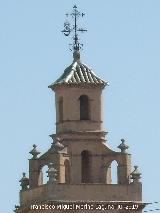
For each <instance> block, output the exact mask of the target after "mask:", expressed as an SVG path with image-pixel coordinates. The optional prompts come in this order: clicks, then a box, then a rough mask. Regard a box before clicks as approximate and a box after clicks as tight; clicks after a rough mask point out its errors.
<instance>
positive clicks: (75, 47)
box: [62, 5, 87, 51]
mask: <svg viewBox="0 0 160 213" xmlns="http://www.w3.org/2000/svg"><path fill="white" fill-rule="evenodd" d="M69 15H70V16H72V18H73V19H74V25H73V27H71V26H70V23H69V22H68V21H66V22H65V23H64V30H62V33H63V34H64V35H65V36H69V35H70V33H71V32H73V33H74V35H73V44H70V45H71V46H72V49H71V48H70V50H73V51H79V50H80V49H81V48H82V46H83V44H80V43H79V38H78V32H81V33H84V32H86V31H87V30H86V29H83V28H79V27H78V26H77V19H78V17H80V16H81V17H83V16H84V15H85V14H84V13H80V12H79V11H78V10H77V6H76V5H74V7H73V11H72V12H71V14H68V13H67V14H66V16H67V17H68V16H69Z"/></svg>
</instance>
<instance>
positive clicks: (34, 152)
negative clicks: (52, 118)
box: [29, 144, 40, 160]
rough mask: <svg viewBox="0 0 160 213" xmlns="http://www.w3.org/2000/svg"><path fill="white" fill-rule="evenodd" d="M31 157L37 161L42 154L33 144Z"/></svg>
mask: <svg viewBox="0 0 160 213" xmlns="http://www.w3.org/2000/svg"><path fill="white" fill-rule="evenodd" d="M29 153H30V154H31V155H33V157H32V159H33V160H36V159H37V156H38V155H39V154H40V152H39V151H38V150H37V145H36V144H33V149H32V150H31V151H30V152H29Z"/></svg>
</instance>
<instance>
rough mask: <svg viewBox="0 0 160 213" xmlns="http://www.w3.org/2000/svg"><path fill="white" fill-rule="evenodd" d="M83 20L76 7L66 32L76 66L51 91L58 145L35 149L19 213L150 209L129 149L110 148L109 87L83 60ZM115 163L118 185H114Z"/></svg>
mask: <svg viewBox="0 0 160 213" xmlns="http://www.w3.org/2000/svg"><path fill="white" fill-rule="evenodd" d="M80 15H81V16H82V17H83V16H84V13H82V14H81V13H80V12H79V11H78V10H77V7H76V6H74V7H73V12H72V13H71V16H72V17H73V18H74V26H73V29H72V28H70V25H69V23H68V22H67V23H65V25H64V27H65V28H64V30H63V31H62V32H63V33H64V34H65V35H66V36H68V35H69V34H70V33H71V32H73V33H74V37H73V38H74V43H73V61H72V63H71V64H70V65H69V66H68V67H67V68H66V69H65V70H64V72H63V74H62V75H61V76H60V77H59V78H58V79H57V80H56V81H55V82H54V83H52V84H51V85H50V86H49V88H50V89H51V90H52V91H53V92H54V93H55V103H56V106H55V108H56V132H55V133H54V134H52V135H50V136H51V138H52V140H53V141H52V144H51V146H50V147H49V149H48V150H47V151H46V152H45V153H43V154H41V155H40V152H39V151H38V149H37V146H36V145H33V149H32V150H31V151H30V154H31V155H32V157H31V159H29V177H26V174H25V173H23V177H22V179H21V180H20V183H21V190H20V205H19V206H16V209H15V212H16V213H34V212H35V210H36V212H43V213H51V212H55V213H59V212H71V210H72V212H78V213H79V212H80V213H81V212H86V213H88V212H91V210H92V212H93V213H98V212H104V210H108V212H109V213H110V212H117V210H119V212H120V213H123V212H126V210H130V211H131V212H139V213H141V212H142V209H143V208H144V206H145V204H144V203H143V202H142V183H141V182H140V178H141V173H140V171H139V169H138V167H137V166H135V167H134V169H132V165H131V155H130V154H129V153H128V152H127V150H128V148H129V146H128V145H127V144H126V142H125V140H124V139H121V143H120V145H119V146H118V148H119V150H120V151H114V150H111V149H110V148H109V147H108V142H107V140H106V135H107V132H105V131H104V129H103V125H102V124H103V115H102V108H103V106H102V92H103V89H105V87H106V86H108V82H107V81H104V80H103V79H101V78H100V77H98V76H97V75H96V74H95V72H94V71H93V70H92V69H91V68H90V67H89V66H87V65H85V64H84V63H82V61H81V58H80V47H81V44H80V43H79V39H78V32H84V31H86V30H84V29H82V28H78V26H77V17H78V16H80ZM67 16H68V14H67ZM39 155H40V156H39ZM114 161H115V162H117V168H116V169H117V183H116V184H113V182H112V170H111V167H112V162H114ZM44 166H48V170H47V175H48V181H47V183H44V181H43V176H44V174H43V167H44ZM64 205H65V207H64ZM65 208H67V210H66V209H65ZM42 210H43V211H42Z"/></svg>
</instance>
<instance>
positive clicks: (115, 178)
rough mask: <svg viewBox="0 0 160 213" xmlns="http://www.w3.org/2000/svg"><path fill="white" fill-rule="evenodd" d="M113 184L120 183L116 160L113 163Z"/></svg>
mask: <svg viewBox="0 0 160 213" xmlns="http://www.w3.org/2000/svg"><path fill="white" fill-rule="evenodd" d="M111 184H118V163H117V161H115V160H114V161H112V163H111Z"/></svg>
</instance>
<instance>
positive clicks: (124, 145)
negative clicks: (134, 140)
mask: <svg viewBox="0 0 160 213" xmlns="http://www.w3.org/2000/svg"><path fill="white" fill-rule="evenodd" d="M121 142H122V143H121V144H120V145H119V146H118V147H117V148H119V149H120V150H121V152H122V153H126V150H127V149H128V148H129V146H128V145H127V144H126V143H125V140H124V139H123V138H122V139H121Z"/></svg>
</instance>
